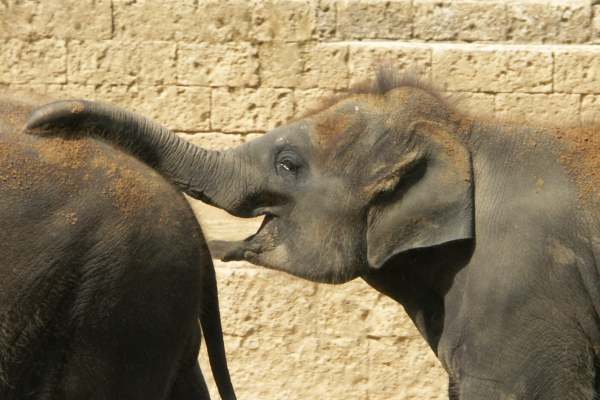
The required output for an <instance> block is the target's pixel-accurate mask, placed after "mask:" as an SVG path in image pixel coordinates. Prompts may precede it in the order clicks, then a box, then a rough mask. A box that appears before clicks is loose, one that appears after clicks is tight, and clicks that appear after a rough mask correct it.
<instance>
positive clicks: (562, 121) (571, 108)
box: [496, 93, 580, 125]
mask: <svg viewBox="0 0 600 400" xmlns="http://www.w3.org/2000/svg"><path fill="white" fill-rule="evenodd" d="M579 102H580V98H579V95H578V94H561V93H552V94H527V93H499V94H497V95H496V115H497V116H498V117H500V118H503V119H506V120H516V121H520V122H522V121H525V122H526V123H530V124H551V125H555V124H558V125H576V124H578V123H579V117H580V115H579Z"/></svg>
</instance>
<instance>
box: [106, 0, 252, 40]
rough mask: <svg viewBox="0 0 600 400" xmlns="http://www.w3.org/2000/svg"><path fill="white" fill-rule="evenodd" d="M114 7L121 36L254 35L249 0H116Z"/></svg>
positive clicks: (199, 37)
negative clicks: (171, 0)
mask: <svg viewBox="0 0 600 400" xmlns="http://www.w3.org/2000/svg"><path fill="white" fill-rule="evenodd" d="M113 7H114V21H115V35H116V37H117V38H123V39H141V40H177V41H184V42H220V43H224V42H230V41H247V40H250V39H251V38H252V33H251V30H252V9H253V5H252V2H249V1H246V0H203V1H200V2H198V1H194V0H182V1H176V2H169V1H166V2H165V1H161V0H141V1H135V2H132V1H129V0H115V1H114V5H113Z"/></svg>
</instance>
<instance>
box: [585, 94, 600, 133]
mask: <svg viewBox="0 0 600 400" xmlns="http://www.w3.org/2000/svg"><path fill="white" fill-rule="evenodd" d="M581 122H582V124H584V125H595V126H598V125H599V124H600V96H598V95H593V94H586V95H583V96H582V97H581Z"/></svg>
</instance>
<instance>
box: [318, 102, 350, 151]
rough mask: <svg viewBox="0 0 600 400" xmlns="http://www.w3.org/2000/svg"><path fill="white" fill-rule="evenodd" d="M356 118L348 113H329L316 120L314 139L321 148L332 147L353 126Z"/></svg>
mask: <svg viewBox="0 0 600 400" xmlns="http://www.w3.org/2000/svg"><path fill="white" fill-rule="evenodd" d="M353 120H354V118H352V116H351V115H348V114H347V113H341V112H335V111H333V112H329V113H324V114H322V115H320V116H319V117H317V118H315V120H314V122H315V124H314V127H315V128H314V135H313V136H314V139H315V141H316V144H317V146H318V147H319V148H322V147H324V146H326V145H332V144H334V143H335V142H336V139H338V138H339V137H340V136H342V134H343V133H345V132H346V131H347V129H348V128H349V127H350V126H351V125H352V122H353Z"/></svg>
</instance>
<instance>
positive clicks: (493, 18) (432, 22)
mask: <svg viewBox="0 0 600 400" xmlns="http://www.w3.org/2000/svg"><path fill="white" fill-rule="evenodd" d="M414 14H415V16H414V21H415V22H414V36H415V37H416V38H418V39H421V40H460V41H467V42H473V41H502V40H504V39H505V37H506V12H505V7H504V4H503V3H502V2H495V1H494V2H492V1H449V0H443V1H439V0H416V1H415V2H414Z"/></svg>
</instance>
